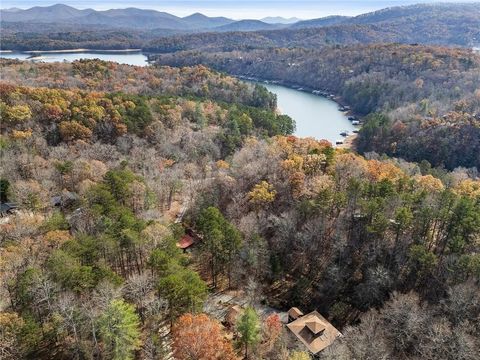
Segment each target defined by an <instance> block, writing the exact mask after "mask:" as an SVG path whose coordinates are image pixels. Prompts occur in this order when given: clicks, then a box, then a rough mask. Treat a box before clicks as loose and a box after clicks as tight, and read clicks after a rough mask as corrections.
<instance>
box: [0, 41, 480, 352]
mask: <svg viewBox="0 0 480 360" xmlns="http://www.w3.org/2000/svg"><path fill="white" fill-rule="evenodd" d="M387 49H389V50H388V53H390V54H391V53H392V48H388V47H387ZM406 49H407V50H408V47H407V48H406ZM379 50H380V49H379ZM357 51H360V50H359V49H357ZM384 51H385V52H387V50H384ZM395 51H398V52H399V51H401V48H398V49H396V50H395ZM442 51H443V52H441V53H438V54H436V56H438V57H442V58H443V59H444V61H443V62H442V66H444V69H450V68H451V69H452V72H453V71H454V70H455V71H456V72H458V73H459V74H461V75H459V76H461V78H462V79H466V78H467V77H466V76H467V75H465V74H466V73H468V70H469V69H470V68H473V67H474V66H475V63H474V60H472V61H473V62H472V63H469V62H468V61H457V62H455V61H453V60H451V61H450V62H447V61H446V60H445V59H450V58H452V59H453V57H455V56H457V57H458V58H460V59H462V58H463V57H464V56H465V57H466V59H469V57H468V53H465V52H458V53H457V52H456V51H452V50H442ZM450 52H451V53H450ZM286 53H288V52H286ZM405 53H408V51H405ZM425 53H429V52H428V51H427V49H425ZM279 54H281V53H279ZM447 55H448V56H447ZM393 58H394V57H393ZM390 61H391V60H388V61H387V60H385V62H386V63H387V64H388V63H390ZM418 61H419V62H420V63H423V62H422V61H431V63H428V65H425V68H428V67H430V66H431V64H432V63H434V62H435V61H436V58H435V57H434V58H433V59H431V58H428V59H423V60H418ZM1 65H2V74H3V75H4V76H3V78H2V83H1V86H0V100H1V102H0V111H1V114H2V123H1V138H0V149H1V156H2V168H1V169H2V173H1V180H0V184H1V196H2V199H1V200H2V204H12V203H14V204H16V206H17V210H16V211H14V212H10V213H8V212H6V210H5V213H3V211H4V210H3V208H2V215H4V216H2V218H0V227H1V230H0V234H1V235H0V255H1V256H0V285H1V288H0V291H1V297H0V298H1V299H2V301H1V302H0V307H1V308H0V310H1V312H0V327H1V329H2V331H1V332H0V349H1V356H2V359H3V358H5V359H19V358H35V359H72V358H73V359H82V358H112V359H129V358H139V359H165V358H166V357H168V354H170V353H173V355H174V356H175V358H176V359H179V360H186V359H191V354H192V353H193V354H196V355H195V358H199V359H232V360H234V359H239V358H242V357H248V358H250V359H253V358H255V359H271V360H274V359H275V360H277V359H284V360H287V359H288V360H294V359H308V358H309V355H308V354H307V353H305V352H298V351H296V349H295V347H291V345H290V342H289V340H288V339H289V338H288V334H287V333H286V332H285V331H283V330H282V325H281V323H280V321H279V318H278V316H276V315H271V316H268V317H266V318H261V319H260V318H259V317H258V315H257V314H256V312H255V310H254V309H253V308H250V307H247V308H246V309H245V311H244V312H243V314H242V315H241V316H240V317H239V320H238V325H237V327H235V329H233V331H234V332H235V333H237V334H238V335H237V336H236V339H237V341H231V340H229V339H228V337H227V338H226V337H225V328H223V327H221V326H220V324H219V322H218V321H217V320H215V319H214V316H213V314H211V313H209V312H208V311H209V310H208V309H209V308H208V307H207V306H206V305H205V306H204V303H205V301H207V302H210V303H211V302H212V297H214V296H218V294H220V295H221V294H222V293H223V292H224V291H226V290H229V289H234V290H237V291H238V292H244V293H245V294H246V297H247V299H248V302H249V303H250V304H253V305H256V306H260V305H261V306H264V307H265V306H270V307H272V308H275V309H279V310H287V309H288V308H289V307H291V306H292V305H295V306H301V307H302V308H304V309H305V310H313V309H317V310H319V311H321V312H322V313H323V314H325V316H326V317H328V319H329V320H330V321H331V322H332V323H333V324H334V325H335V326H337V327H338V328H339V329H342V332H343V333H344V337H343V338H342V339H340V340H338V341H336V342H335V343H334V345H332V346H331V347H329V348H328V349H327V350H325V351H324V352H322V353H321V355H320V357H321V358H324V359H338V358H345V359H349V358H358V359H363V358H378V357H380V358H394V359H423V358H427V359H428V358H442V359H449V360H450V359H451V360H454V359H455V360H457V359H464V360H474V359H476V358H478V355H479V354H478V351H479V348H480V344H479V336H478V334H479V332H480V328H479V327H478V326H479V324H480V303H479V299H478V297H477V296H476V295H475V294H478V292H479V291H480V288H479V285H478V284H479V279H480V258H479V250H480V249H479V236H480V203H479V197H480V182H479V181H478V179H476V178H475V175H476V174H475V173H474V172H473V171H469V170H465V169H457V170H456V171H454V172H447V171H441V170H438V169H432V168H431V167H429V166H427V164H425V163H422V164H420V165H417V164H414V163H407V162H405V161H402V160H396V159H388V158H383V157H380V156H378V155H375V154H369V155H368V156H367V157H362V156H360V155H355V154H353V153H350V152H348V151H346V150H340V149H334V148H333V147H332V146H331V144H329V143H328V142H325V141H316V140H313V139H298V138H296V137H294V136H290V135H289V134H291V133H292V131H293V129H294V123H293V121H292V120H291V119H290V118H288V117H287V116H283V115H278V114H276V112H275V111H274V110H275V107H276V101H275V97H274V96H273V95H272V94H270V93H268V92H267V91H266V89H265V88H263V87H260V86H252V85H249V84H245V83H242V82H240V81H238V80H236V79H234V78H231V77H228V76H225V75H222V74H219V73H216V72H214V71H212V70H208V69H207V68H205V67H203V66H195V67H182V68H170V67H149V68H140V67H133V66H127V65H119V64H115V63H107V62H102V61H98V60H89V61H86V60H84V61H76V62H73V63H71V64H67V63H63V64H32V63H28V62H18V61H2V63H1ZM358 66H361V65H358ZM378 66H380V65H378ZM405 66H406V69H410V68H411V66H412V65H405ZM413 68H415V67H413ZM379 69H380V68H379ZM426 71H427V70H425V73H426ZM347 73H348V71H347ZM406 73H407V72H406ZM425 73H424V72H421V71H420V70H418V74H425ZM418 74H417V75H418ZM422 76H424V75H422ZM452 81H455V79H453V80H452ZM427 82H428V81H427V79H425V83H427ZM429 86H430V85H427V84H426V85H425V89H426V90H425V91H426V94H430V92H428V90H427V89H428V87H429ZM430 95H432V94H430ZM430 95H429V96H430ZM432 96H433V95H432ZM439 101H440V99H439ZM179 214H181V215H182V217H181V218H180V220H181V222H178V221H176V220H178V219H179V218H178V215H179ZM185 228H187V229H188V231H189V233H188V234H190V235H189V236H195V237H197V238H198V239H201V240H199V241H201V243H200V244H198V246H197V247H196V248H194V250H193V252H192V253H190V254H184V253H182V252H181V251H180V250H179V248H178V244H179V240H180V239H184V238H183V235H184V232H185ZM217 306H218V305H217ZM377 309H378V310H377ZM203 311H205V312H207V314H208V316H207V315H198V313H199V312H203ZM359 321H360V324H359V325H358V323H359ZM170 329H171V332H170ZM191 336H194V338H195V340H196V341H195V342H192V341H187V340H186V339H191ZM372 339H373V340H372ZM442 339H448V341H443V340H442ZM247 349H248V352H247ZM246 354H248V356H247V355H246Z"/></svg>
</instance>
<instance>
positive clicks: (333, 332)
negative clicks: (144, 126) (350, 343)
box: [287, 308, 342, 354]
mask: <svg viewBox="0 0 480 360" xmlns="http://www.w3.org/2000/svg"><path fill="white" fill-rule="evenodd" d="M294 309H295V310H294ZM292 310H293V311H292ZM291 312H292V314H293V315H296V314H299V313H301V314H302V315H300V316H298V317H297V318H296V319H295V320H293V321H292V322H290V323H288V324H287V327H288V329H289V330H290V331H291V332H292V333H293V335H294V336H295V337H296V338H297V339H298V340H300V341H301V342H302V343H303V344H304V345H305V346H306V347H307V349H308V350H309V351H310V352H311V353H312V354H317V353H319V352H320V351H322V350H323V349H325V348H326V347H328V346H330V345H331V344H332V343H333V342H334V341H335V339H336V338H337V337H339V336H341V335H342V334H341V333H340V331H338V330H337V329H336V328H335V327H334V326H333V325H332V324H330V323H329V322H328V321H327V320H326V319H325V318H324V317H323V316H322V315H320V313H318V312H317V311H312V312H311V313H308V314H306V315H303V313H302V312H301V311H300V310H299V309H298V308H292V309H290V311H289V312H288V314H289V318H290V317H291V315H290V314H291Z"/></svg>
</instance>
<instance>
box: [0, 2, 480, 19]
mask: <svg viewBox="0 0 480 360" xmlns="http://www.w3.org/2000/svg"><path fill="white" fill-rule="evenodd" d="M475 1H477V2H478V1H480V0H458V1H457V0H450V1H449V2H475ZM419 2H429V3H433V2H445V1H435V0H430V1H429V0H427V1H422V0H416V1H415V0H413V1H412V0H389V1H385V0H323V1H318V0H298V1H294V0H259V1H254V0H190V1H185V0H169V1H155V0H138V1H135V0H117V1H111V0H105V1H102V0H76V1H72V0H56V1H55V0H54V1H49V0H0V4H1V5H0V7H1V8H3V9H5V8H11V7H18V8H22V9H26V8H30V7H32V6H49V5H54V4H57V3H62V4H66V5H70V6H73V7H76V8H77V9H86V8H93V9H96V10H107V9H118V8H126V7H136V8H141V9H154V10H158V11H166V12H168V13H171V14H174V15H177V16H187V15H190V14H192V13H195V12H201V13H203V14H205V15H208V16H226V17H229V18H233V19H261V18H263V17H266V16H282V17H287V18H288V17H297V18H301V19H312V18H318V17H323V16H328V15H348V16H352V15H359V14H362V13H365V12H369V11H374V10H378V9H382V8H386V7H391V6H400V5H410V4H416V3H419Z"/></svg>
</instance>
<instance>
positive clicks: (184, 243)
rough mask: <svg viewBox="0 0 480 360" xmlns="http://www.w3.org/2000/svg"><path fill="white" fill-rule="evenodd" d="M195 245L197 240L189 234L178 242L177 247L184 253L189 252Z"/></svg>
mask: <svg viewBox="0 0 480 360" xmlns="http://www.w3.org/2000/svg"><path fill="white" fill-rule="evenodd" d="M194 244H195V239H194V238H193V236H190V235H188V234H185V235H183V237H182V238H181V239H180V240H179V241H178V242H177V247H178V248H180V249H182V250H183V252H187V251H188V249H189V248H191V247H192V246H193V245H194Z"/></svg>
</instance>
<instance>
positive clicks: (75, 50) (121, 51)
mask: <svg viewBox="0 0 480 360" xmlns="http://www.w3.org/2000/svg"><path fill="white" fill-rule="evenodd" d="M82 52H90V53H112V54H115V53H131V52H142V49H118V50H108V49H106V50H101V49H81V48H79V49H64V50H18V51H16V50H0V53H10V54H11V53H18V54H70V53H82Z"/></svg>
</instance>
